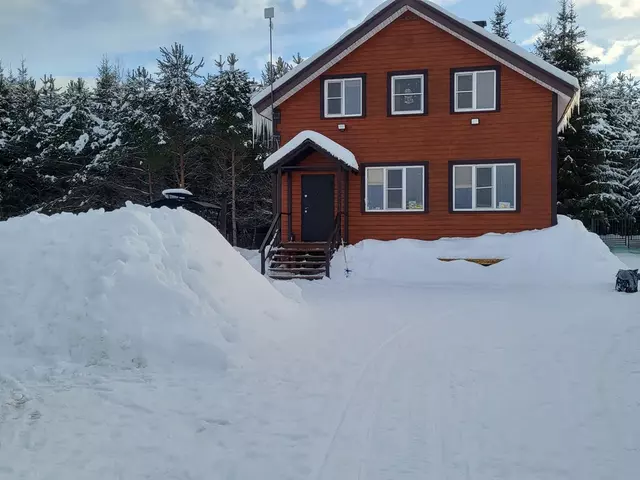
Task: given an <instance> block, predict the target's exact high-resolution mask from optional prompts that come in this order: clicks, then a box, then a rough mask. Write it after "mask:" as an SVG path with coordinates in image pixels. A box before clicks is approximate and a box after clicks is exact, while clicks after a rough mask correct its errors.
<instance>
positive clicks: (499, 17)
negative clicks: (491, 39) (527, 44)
mask: <svg viewBox="0 0 640 480" xmlns="http://www.w3.org/2000/svg"><path fill="white" fill-rule="evenodd" d="M509 27H511V22H507V6H506V5H505V4H504V3H503V2H502V0H500V1H499V2H498V5H496V7H495V9H494V10H493V18H492V19H491V31H492V32H493V33H495V34H496V35H497V36H499V37H500V38H504V39H505V40H509V39H510V38H509V37H510V32H509Z"/></svg>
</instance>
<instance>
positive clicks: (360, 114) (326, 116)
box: [324, 113, 364, 118]
mask: <svg viewBox="0 0 640 480" xmlns="http://www.w3.org/2000/svg"><path fill="white" fill-rule="evenodd" d="M360 117H364V115H363V114H362V113H358V114H357V115H328V114H326V113H325V115H324V118H360Z"/></svg>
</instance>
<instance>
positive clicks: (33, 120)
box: [0, 61, 42, 216]
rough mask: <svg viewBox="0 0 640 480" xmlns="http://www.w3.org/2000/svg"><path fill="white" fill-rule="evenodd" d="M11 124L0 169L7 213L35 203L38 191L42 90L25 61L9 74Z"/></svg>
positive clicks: (2, 194)
mask: <svg viewBox="0 0 640 480" xmlns="http://www.w3.org/2000/svg"><path fill="white" fill-rule="evenodd" d="M8 85H9V89H8V106H9V117H8V118H9V122H8V126H9V128H8V129H7V131H6V132H5V135H6V136H7V137H8V138H7V140H6V143H5V149H4V150H5V151H4V155H3V156H4V157H5V159H4V161H3V165H2V172H0V175H1V178H0V183H2V187H1V188H2V190H3V192H2V193H0V196H2V197H3V210H4V211H5V215H7V216H12V215H19V214H21V213H23V212H25V211H27V210H28V208H29V205H31V204H33V203H35V202H36V201H37V198H38V194H39V188H40V187H39V185H38V179H37V171H36V168H35V167H36V157H37V155H38V151H39V150H38V146H39V142H40V139H41V135H42V132H41V128H40V121H41V118H40V115H39V113H40V112H39V108H38V102H39V92H38V90H37V88H36V82H35V80H34V79H33V78H31V77H30V76H29V73H28V69H27V67H26V64H25V62H24V61H23V62H22V63H21V65H20V68H19V69H18V72H17V76H15V77H14V76H13V75H12V74H11V73H10V75H9V77H8Z"/></svg>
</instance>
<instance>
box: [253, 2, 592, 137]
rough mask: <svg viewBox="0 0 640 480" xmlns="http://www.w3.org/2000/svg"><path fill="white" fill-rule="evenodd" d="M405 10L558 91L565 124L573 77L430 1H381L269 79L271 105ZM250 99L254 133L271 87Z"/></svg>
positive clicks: (573, 97)
mask: <svg viewBox="0 0 640 480" xmlns="http://www.w3.org/2000/svg"><path fill="white" fill-rule="evenodd" d="M408 11H410V12H412V13H414V14H416V15H417V16H418V17H420V18H422V19H423V20H425V21H427V22H429V23H431V24H433V25H435V26H437V27H439V28H441V29H443V30H445V31H446V32H448V33H450V34H451V35H453V36H454V37H456V38H458V39H459V40H462V41H463V42H465V43H467V44H469V45H471V46H472V47H474V48H476V49H478V50H480V51H481V52H483V53H484V54H486V55H488V56H489V57H491V58H493V59H495V60H496V61H498V62H500V63H502V64H504V65H506V66H508V67H509V68H511V69H513V70H515V71H517V72H518V73H520V74H522V75H524V76H526V77H527V78H529V79H530V80H532V81H534V82H536V83H538V84H540V85H542V86H543V87H545V88H547V89H549V90H551V91H553V92H555V93H557V94H558V97H559V102H558V103H559V107H560V108H559V114H558V128H559V129H562V128H563V127H564V125H565V123H566V121H567V120H568V118H569V115H570V113H571V111H572V110H573V108H574V107H575V106H577V104H578V102H579V98H580V84H579V82H578V80H577V79H576V78H575V77H573V76H571V75H569V74H568V73H566V72H563V71H562V70H560V69H559V68H557V67H554V66H553V65H551V64H549V63H547V62H545V61H544V60H542V59H541V58H540V57H538V56H537V55H535V54H533V53H531V52H529V51H527V50H525V49H524V48H522V47H520V46H518V45H516V44H514V43H512V42H510V41H508V40H504V39H502V38H500V37H498V36H497V35H494V34H493V33H491V32H489V31H487V30H485V29H484V28H482V27H480V26H478V25H476V24H475V23H473V22H470V21H468V20H464V19H462V18H459V17H457V16H456V15H454V14H452V13H451V12H448V11H447V10H445V9H444V8H442V7H440V6H439V5H436V4H435V3H433V2H431V1H429V0H387V1H386V2H384V3H383V4H381V5H380V6H379V7H378V8H376V9H375V10H374V11H373V12H371V13H370V14H369V15H368V16H367V17H366V18H365V19H364V20H363V21H362V22H361V23H360V24H358V25H357V26H355V27H354V28H352V29H350V30H348V31H347V32H345V33H344V34H343V35H342V36H341V37H340V38H339V39H338V40H336V41H335V42H334V43H333V44H331V45H329V46H328V47H327V48H325V49H323V50H320V51H319V52H317V53H316V54H315V55H313V56H312V57H310V58H308V59H307V60H305V61H304V62H302V63H301V64H300V65H298V66H297V67H296V68H294V69H293V70H291V71H290V72H288V73H287V74H286V75H284V76H283V77H282V78H280V79H278V80H277V81H276V82H274V84H273V93H274V95H273V97H274V106H278V105H279V104H281V103H282V102H284V101H285V100H287V99H288V98H290V97H291V96H292V95H294V94H295V93H296V92H298V91H299V90H301V89H302V88H303V87H305V86H306V85H308V84H309V83H310V82H311V81H313V80H314V79H316V78H317V77H319V76H320V75H321V74H322V73H324V72H325V71H327V70H328V69H329V68H331V67H332V66H333V65H335V64H336V63H338V62H339V61H340V60H342V59H343V58H344V57H346V56H347V55H348V54H349V53H351V52H352V51H353V50H355V49H356V48H358V47H359V46H360V45H362V44H363V43H364V42H366V41H367V40H368V39H369V38H371V37H372V36H374V35H375V34H376V33H378V32H380V31H381V30H382V29H384V28H385V27H386V26H388V25H389V24H391V23H392V22H393V21H394V20H396V19H397V18H398V17H400V16H401V15H402V14H403V13H405V12H408ZM251 103H252V105H253V108H254V131H261V130H262V129H264V128H266V129H268V130H269V129H270V128H271V125H270V123H271V118H270V114H271V112H270V107H271V87H267V88H264V89H262V90H260V91H258V92H256V93H255V94H254V96H253V97H252V99H251ZM265 112H266V114H265Z"/></svg>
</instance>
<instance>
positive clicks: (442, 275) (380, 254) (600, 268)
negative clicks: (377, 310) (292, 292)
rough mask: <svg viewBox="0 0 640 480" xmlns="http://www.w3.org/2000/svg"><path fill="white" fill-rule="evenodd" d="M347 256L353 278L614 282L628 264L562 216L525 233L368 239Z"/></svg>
mask: <svg viewBox="0 0 640 480" xmlns="http://www.w3.org/2000/svg"><path fill="white" fill-rule="evenodd" d="M344 253H345V252H339V253H338V254H337V255H336V257H335V259H334V265H333V269H334V272H340V271H342V270H345V268H346V266H345V255H344ZM439 258H448V259H451V258H456V259H462V258H475V259H493V258H502V259H505V260H504V261H503V262H502V263H499V264H497V265H494V266H491V267H483V266H480V265H477V264H474V263H469V262H464V261H460V262H451V263H445V262H441V261H440V260H438V259H439ZM346 262H347V266H348V268H349V269H350V270H352V272H353V273H352V277H353V278H363V279H386V280H390V281H401V282H422V283H477V284H487V283H489V284H501V285H504V284H510V283H518V284H529V285H539V286H545V285H554V286H555V285H570V284H576V283H577V284H586V283H610V284H612V282H613V279H614V276H615V274H616V272H617V271H618V269H621V268H627V267H626V266H625V265H624V264H623V263H622V262H621V261H620V260H619V259H618V258H616V257H615V256H614V255H613V254H612V253H611V252H610V251H609V249H608V248H607V246H606V245H605V244H604V243H603V242H602V241H601V240H600V238H598V236H597V235H595V234H593V233H589V232H588V231H587V230H586V228H585V227H584V225H583V224H582V223H581V222H579V221H576V220H571V219H569V218H567V217H563V216H560V217H559V218H558V225H557V226H555V227H552V228H547V229H544V230H535V231H527V232H522V233H513V234H503V235H502V234H487V235H484V236H482V237H478V238H446V239H441V240H437V241H433V242H424V241H419V240H407V239H403V240H396V241H392V242H380V241H375V240H365V241H363V242H360V243H358V244H357V245H354V246H351V247H347V249H346ZM334 277H337V274H334Z"/></svg>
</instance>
